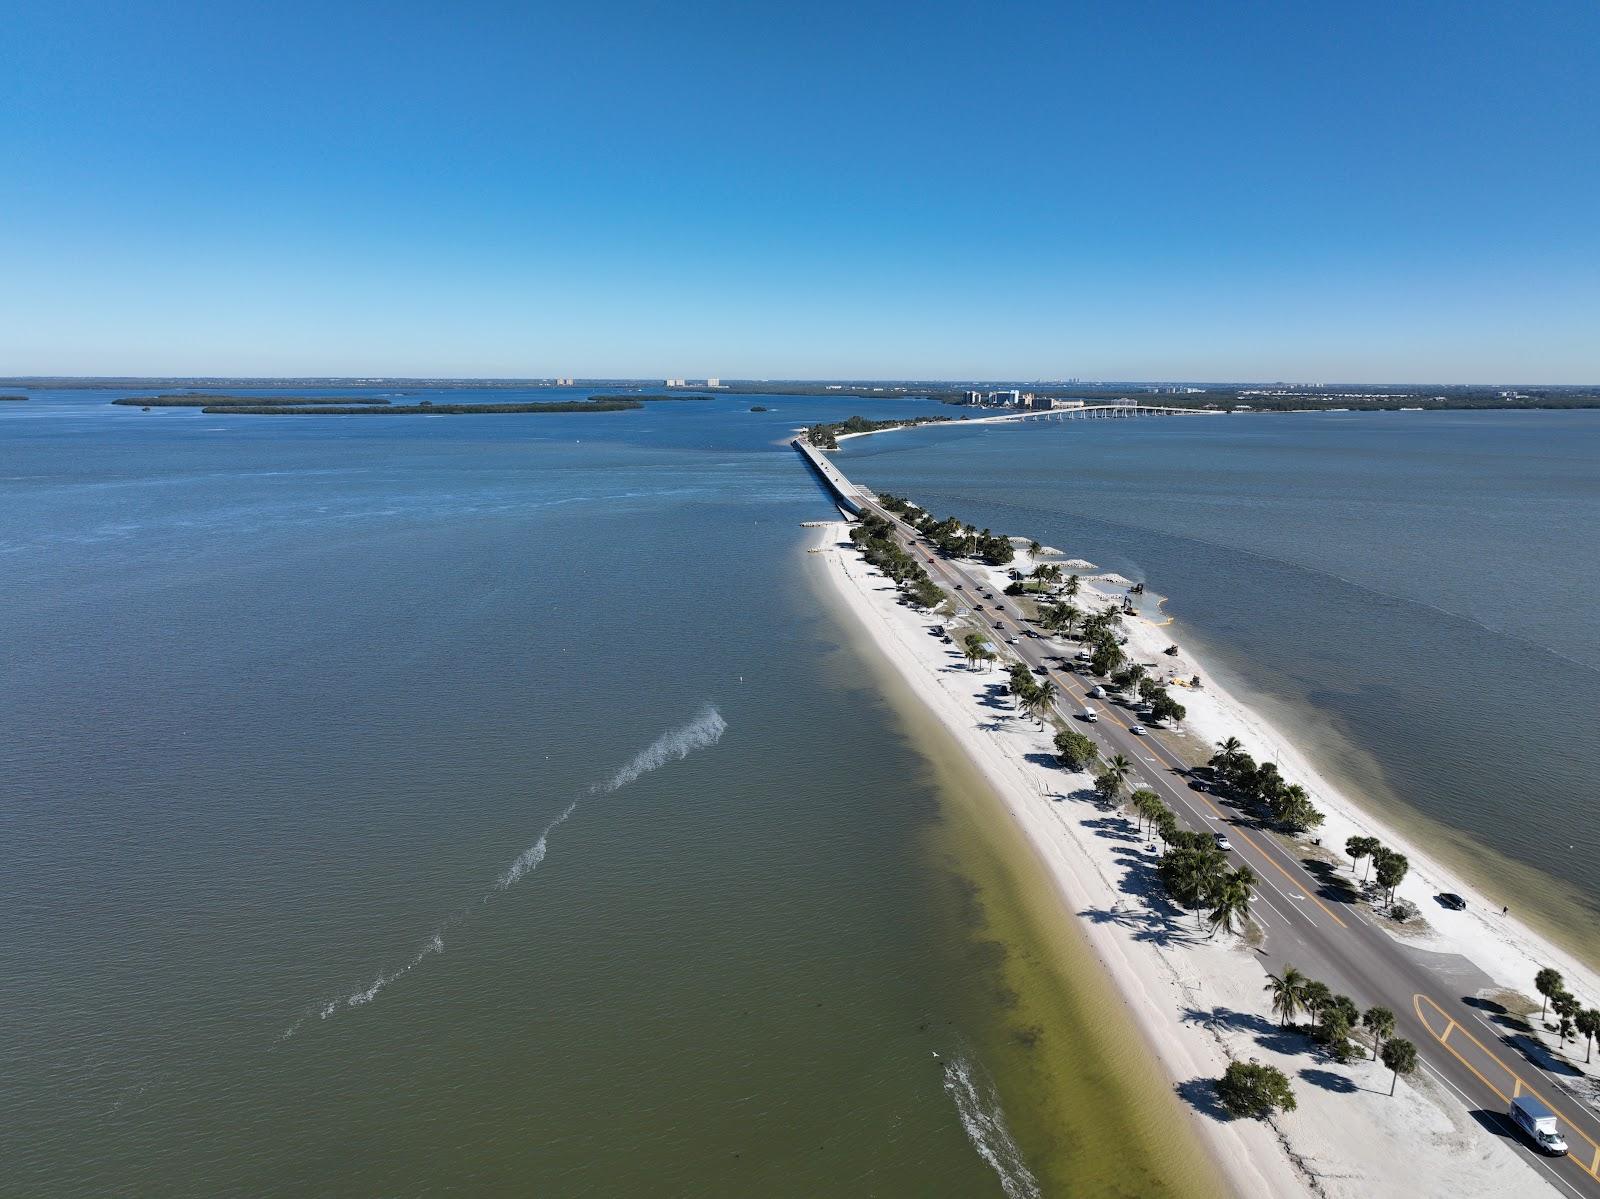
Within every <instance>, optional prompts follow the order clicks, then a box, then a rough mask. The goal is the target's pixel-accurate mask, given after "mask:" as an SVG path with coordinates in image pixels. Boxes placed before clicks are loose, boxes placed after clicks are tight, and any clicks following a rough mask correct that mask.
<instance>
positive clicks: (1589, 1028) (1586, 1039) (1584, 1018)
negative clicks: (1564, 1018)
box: [1573, 1007, 1600, 1061]
mask: <svg viewBox="0 0 1600 1199" xmlns="http://www.w3.org/2000/svg"><path fill="white" fill-rule="evenodd" d="M1573 1023H1574V1024H1576V1025H1577V1026H1578V1031H1579V1032H1580V1033H1582V1034H1583V1060H1584V1061H1588V1060H1589V1058H1590V1057H1591V1056H1592V1055H1593V1054H1594V1039H1595V1038H1596V1037H1600V1011H1596V1010H1595V1009H1594V1008H1592V1007H1590V1008H1584V1009H1583V1011H1581V1012H1579V1013H1578V1014H1577V1016H1576V1017H1575V1018H1574V1020H1573Z"/></svg>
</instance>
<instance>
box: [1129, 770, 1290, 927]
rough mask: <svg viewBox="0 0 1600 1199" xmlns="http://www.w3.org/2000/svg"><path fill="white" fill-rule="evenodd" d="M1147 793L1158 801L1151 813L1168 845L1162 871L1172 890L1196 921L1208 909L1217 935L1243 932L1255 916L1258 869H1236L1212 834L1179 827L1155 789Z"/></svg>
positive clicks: (1159, 871) (1165, 884)
mask: <svg viewBox="0 0 1600 1199" xmlns="http://www.w3.org/2000/svg"><path fill="white" fill-rule="evenodd" d="M1143 794H1145V795H1148V796H1149V797H1150V799H1151V800H1153V801H1154V802H1153V803H1150V804H1148V807H1149V810H1150V815H1151V818H1152V820H1153V821H1154V822H1155V825H1156V827H1157V828H1159V829H1160V831H1161V839H1162V841H1163V843H1164V844H1165V846H1166V852H1165V853H1163V854H1162V855H1161V863H1160V865H1159V866H1157V868H1156V873H1157V875H1158V876H1159V877H1160V879H1161V885H1162V886H1163V887H1165V888H1166V890H1167V894H1168V895H1169V896H1171V898H1172V899H1173V901H1174V902H1176V903H1177V904H1178V905H1179V906H1181V907H1185V908H1188V909H1189V910H1190V911H1192V912H1194V914H1195V919H1196V920H1199V919H1200V914H1201V913H1202V912H1205V913H1208V915H1207V916H1206V923H1207V924H1209V925H1210V927H1211V935H1212V936H1213V937H1214V936H1216V935H1217V933H1219V932H1228V933H1239V932H1243V931H1244V927H1245V924H1246V922H1247V921H1248V920H1249V918H1250V901H1251V900H1252V899H1254V898H1255V889H1256V885H1257V884H1258V883H1259V882H1260V881H1261V880H1260V879H1258V878H1257V877H1256V873H1255V871H1253V870H1251V869H1250V867H1248V866H1240V867H1239V868H1237V869H1230V868H1229V866H1228V858H1227V855H1226V854H1224V853H1223V852H1222V850H1220V849H1218V848H1217V844H1216V841H1215V840H1213V839H1212V837H1211V836H1210V835H1209V834H1207V833H1191V832H1187V831H1185V830H1182V829H1179V828H1178V827H1177V821H1176V820H1175V819H1174V818H1173V817H1172V813H1171V812H1170V811H1168V810H1167V807H1166V805H1165V804H1162V803H1161V801H1160V800H1159V799H1158V798H1156V796H1155V794H1154V793H1153V792H1148V791H1147V792H1144V793H1143ZM1135 798H1137V793H1136V796H1135Z"/></svg>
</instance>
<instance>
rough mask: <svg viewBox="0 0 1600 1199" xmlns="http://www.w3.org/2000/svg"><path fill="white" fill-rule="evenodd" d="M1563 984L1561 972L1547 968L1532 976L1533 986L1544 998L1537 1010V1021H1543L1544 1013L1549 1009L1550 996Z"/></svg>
mask: <svg viewBox="0 0 1600 1199" xmlns="http://www.w3.org/2000/svg"><path fill="white" fill-rule="evenodd" d="M1563 982H1564V980H1563V979H1562V977H1561V971H1559V970H1552V969H1550V967H1549V966H1546V967H1545V968H1544V969H1543V970H1541V971H1539V973H1538V974H1535V975H1534V976H1533V985H1534V986H1535V987H1537V988H1538V990H1539V994H1541V995H1543V996H1544V1006H1543V1007H1541V1008H1540V1009H1539V1019H1541V1020H1543V1019H1544V1015H1545V1012H1546V1011H1548V1010H1549V1007H1550V996H1552V995H1555V994H1557V993H1558V992H1559V991H1560V990H1561V987H1562V983H1563Z"/></svg>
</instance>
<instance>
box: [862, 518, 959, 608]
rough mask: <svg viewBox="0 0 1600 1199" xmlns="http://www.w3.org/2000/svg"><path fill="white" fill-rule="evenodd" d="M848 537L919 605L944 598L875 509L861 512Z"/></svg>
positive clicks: (935, 603) (935, 604)
mask: <svg viewBox="0 0 1600 1199" xmlns="http://www.w3.org/2000/svg"><path fill="white" fill-rule="evenodd" d="M850 540H851V541H853V542H855V544H856V548H857V549H859V550H860V551H861V556H862V557H864V558H865V559H866V560H867V561H868V562H870V563H871V564H872V565H873V566H876V567H877V568H878V569H879V570H881V571H882V572H883V573H884V574H885V575H887V576H888V577H889V578H890V579H891V580H893V582H894V584H895V586H897V587H899V588H900V591H901V594H903V595H905V596H906V597H907V598H908V599H909V600H910V601H911V602H912V603H914V604H916V605H917V606H918V607H919V608H936V607H938V606H939V605H940V604H941V603H943V602H944V599H945V594H944V591H943V590H942V589H941V588H940V587H939V585H938V584H937V583H935V582H934V581H933V580H932V579H931V578H929V577H928V572H927V571H926V570H924V569H923V568H922V563H920V562H918V561H917V560H916V558H914V557H913V556H912V555H911V554H909V553H907V552H906V551H905V550H904V549H903V548H902V547H901V545H900V543H899V542H898V541H896V540H895V536H894V527H893V526H892V525H890V523H889V522H888V521H887V520H885V519H884V518H883V517H881V516H879V515H878V514H877V513H875V512H869V513H866V514H865V515H863V516H862V518H861V520H860V521H858V522H857V523H856V525H855V527H853V528H852V529H851V530H850Z"/></svg>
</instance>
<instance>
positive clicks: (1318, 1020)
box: [1264, 965, 1417, 1095]
mask: <svg viewBox="0 0 1600 1199" xmlns="http://www.w3.org/2000/svg"><path fill="white" fill-rule="evenodd" d="M1264 989H1265V990H1266V991H1267V992H1268V993H1269V994H1270V995H1271V997H1272V1014H1273V1015H1275V1016H1277V1017H1278V1024H1279V1026H1280V1027H1284V1028H1287V1027H1288V1026H1289V1023H1290V1022H1291V1021H1292V1020H1294V1018H1295V1017H1296V1016H1297V1015H1299V1014H1300V1013H1301V1012H1304V1013H1305V1014H1306V1015H1308V1016H1310V1017H1311V1021H1312V1025H1311V1034H1312V1036H1313V1038H1314V1039H1315V1040H1316V1041H1317V1042H1318V1043H1319V1044H1321V1045H1322V1046H1323V1047H1324V1048H1325V1049H1326V1051H1327V1053H1328V1056H1329V1057H1331V1058H1333V1059H1334V1060H1335V1061H1338V1062H1347V1061H1349V1060H1350V1059H1351V1058H1352V1057H1354V1056H1355V1049H1354V1047H1353V1046H1352V1045H1351V1044H1350V1036H1351V1034H1352V1033H1353V1032H1354V1031H1355V1029H1356V1027H1357V1025H1359V1026H1360V1027H1361V1028H1363V1029H1365V1030H1366V1032H1367V1035H1368V1036H1370V1037H1371V1038H1372V1059H1373V1060H1374V1061H1377V1060H1378V1058H1379V1057H1380V1056H1381V1057H1382V1058H1383V1064H1384V1065H1386V1066H1388V1067H1389V1068H1390V1070H1392V1071H1393V1072H1394V1075H1395V1078H1396V1079H1398V1078H1399V1076H1400V1075H1402V1074H1410V1073H1411V1071H1412V1070H1413V1069H1415V1067H1416V1063H1417V1047H1416V1046H1415V1045H1413V1044H1412V1043H1411V1042H1410V1041H1407V1040H1403V1039H1397V1038H1395V1036H1394V1030H1395V1015H1394V1013H1393V1012H1392V1011H1390V1010H1389V1009H1388V1008H1386V1007H1369V1008H1368V1009H1367V1010H1366V1011H1365V1012H1362V1011H1361V1010H1360V1009H1359V1008H1357V1007H1356V1004H1355V1000H1353V999H1351V998H1350V997H1349V996H1348V995H1337V994H1335V993H1334V991H1333V989H1332V988H1331V987H1329V986H1328V985H1327V984H1326V983H1324V982H1319V981H1318V980H1317V979H1314V978H1308V977H1306V976H1305V975H1304V974H1302V973H1300V971H1298V970H1296V969H1295V968H1294V967H1293V966H1288V965H1286V966H1284V968H1283V973H1282V974H1281V975H1280V974H1270V975H1268V976H1267V984H1266V987H1265V988H1264ZM1389 1093H1390V1094H1391V1095H1392V1094H1394V1083H1393V1081H1391V1083H1390V1086H1389Z"/></svg>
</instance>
